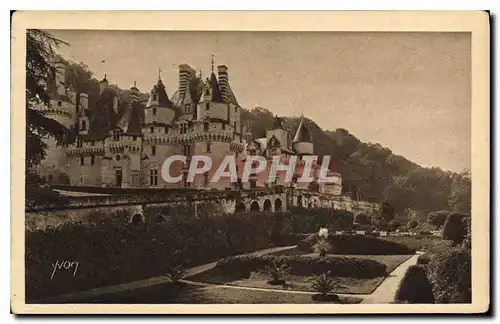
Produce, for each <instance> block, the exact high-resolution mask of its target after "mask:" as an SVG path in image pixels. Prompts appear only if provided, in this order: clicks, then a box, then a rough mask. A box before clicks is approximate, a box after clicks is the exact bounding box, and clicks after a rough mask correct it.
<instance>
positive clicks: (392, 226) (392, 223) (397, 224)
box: [389, 219, 401, 231]
mask: <svg viewBox="0 0 500 324" xmlns="http://www.w3.org/2000/svg"><path fill="white" fill-rule="evenodd" d="M400 226H401V223H400V222H398V221H397V220H395V219H393V220H391V221H390V222H389V229H390V230H391V231H395V230H397V229H398V228H399V227H400Z"/></svg>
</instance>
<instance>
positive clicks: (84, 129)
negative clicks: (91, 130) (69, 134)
mask: <svg viewBox="0 0 500 324" xmlns="http://www.w3.org/2000/svg"><path fill="white" fill-rule="evenodd" d="M81 130H82V131H86V130H87V121H86V120H82V127H81Z"/></svg>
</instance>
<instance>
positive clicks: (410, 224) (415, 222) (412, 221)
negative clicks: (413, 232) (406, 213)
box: [408, 219, 418, 229]
mask: <svg viewBox="0 0 500 324" xmlns="http://www.w3.org/2000/svg"><path fill="white" fill-rule="evenodd" d="M417 226H418V220H416V219H410V221H409V222H408V228H409V229H414V228H416V227H417Z"/></svg>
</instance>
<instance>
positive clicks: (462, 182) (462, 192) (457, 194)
mask: <svg viewBox="0 0 500 324" xmlns="http://www.w3.org/2000/svg"><path fill="white" fill-rule="evenodd" d="M448 203H449V206H450V209H451V210H452V211H454V212H459V213H465V214H469V213H470V212H471V176H470V172H469V171H468V170H464V171H462V172H461V173H459V174H456V175H454V176H453V178H452V182H451V189H450V197H449V200H448Z"/></svg>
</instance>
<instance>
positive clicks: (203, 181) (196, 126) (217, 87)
mask: <svg viewBox="0 0 500 324" xmlns="http://www.w3.org/2000/svg"><path fill="white" fill-rule="evenodd" d="M65 75H66V68H65V65H64V64H63V63H60V62H56V63H55V64H54V69H53V77H54V80H55V84H51V85H49V86H48V89H49V91H50V92H51V95H52V100H51V107H46V106H39V107H38V109H40V110H43V111H44V112H45V113H46V115H47V116H50V117H51V118H53V119H55V120H57V121H58V122H59V123H61V124H62V125H64V126H65V127H66V128H68V130H70V131H71V132H73V133H74V135H75V136H76V140H75V141H74V143H73V144H71V145H67V146H65V147H56V146H55V144H54V143H53V142H51V140H50V139H48V141H49V143H48V145H49V149H48V150H47V157H46V159H45V160H44V161H42V163H41V165H40V166H39V167H38V170H37V171H38V173H39V174H40V175H41V176H44V177H46V178H49V180H50V178H51V177H52V178H53V177H54V176H55V175H57V174H60V173H63V174H66V175H67V176H68V177H69V183H70V184H71V185H78V186H98V187H122V188H188V187H191V188H199V189H219V190H223V189H228V188H233V189H234V188H242V189H250V188H258V187H269V186H276V185H282V186H285V187H295V188H298V189H306V190H310V191H314V192H319V193H326V194H332V195H340V194H341V191H342V180H341V175H340V174H338V173H332V172H330V171H329V170H328V171H327V174H328V176H329V177H332V176H333V177H334V179H336V180H335V181H333V182H332V183H318V181H317V179H318V176H319V173H320V171H321V170H320V169H321V168H320V166H318V165H317V164H313V165H312V173H311V176H312V178H313V179H314V181H313V182H312V183H300V182H297V178H298V177H300V175H301V170H302V167H303V166H304V161H303V160H302V157H303V156H306V155H312V154H313V143H312V139H311V134H310V132H309V130H308V128H307V125H306V122H305V121H304V120H301V122H300V125H299V127H298V129H297V131H296V133H295V134H291V133H290V132H289V131H288V130H287V129H285V128H284V127H283V124H282V122H281V119H280V118H279V117H275V119H274V125H273V129H270V130H268V131H267V135H266V137H265V138H255V139H252V138H250V137H249V135H248V134H247V131H246V127H244V125H243V122H242V120H241V109H242V108H241V106H240V104H239V103H238V100H237V99H236V96H235V94H234V92H233V90H232V88H231V85H230V82H229V73H228V67H227V66H225V65H219V66H218V67H217V70H216V71H214V67H213V64H212V73H211V75H210V77H209V78H206V79H205V80H203V78H202V77H201V75H199V74H197V73H196V71H195V70H194V69H193V68H192V67H190V66H189V65H187V64H181V65H179V77H178V85H177V90H176V91H175V92H173V93H172V94H171V95H170V96H169V93H168V92H169V91H168V89H167V87H166V85H165V84H164V83H163V81H162V79H161V77H160V76H158V80H157V81H156V83H154V84H153V86H152V89H151V90H150V94H149V99H148V100H147V101H141V100H139V89H138V88H137V87H136V85H135V82H134V85H133V86H132V87H131V88H130V98H129V100H128V103H127V104H126V105H124V104H122V103H121V102H120V99H119V95H118V92H117V89H116V88H115V87H113V86H111V85H110V84H109V81H108V79H107V76H106V75H105V76H104V78H103V79H102V80H101V81H100V95H99V98H98V100H97V102H96V103H95V105H92V106H89V100H88V94H85V93H77V92H76V91H74V90H73V87H72V85H70V84H66V77H65ZM172 155H183V156H186V157H187V159H188V161H187V163H185V164H184V163H177V164H175V163H174V164H172V166H171V169H170V174H172V175H175V174H178V175H180V174H182V175H184V176H183V177H182V180H181V181H179V182H178V183H168V182H165V181H164V180H163V178H162V177H161V168H162V165H163V162H164V161H165V159H166V158H167V157H169V156H172ZM193 155H206V156H210V157H211V159H212V161H213V168H212V169H211V170H210V171H208V172H206V173H205V174H199V175H196V177H195V179H194V182H192V183H189V182H186V176H185V175H186V173H187V171H188V165H189V158H190V156H193ZM227 155H234V156H235V158H236V160H237V173H238V177H239V178H240V177H241V173H242V169H243V168H242V165H243V163H244V162H245V161H246V158H247V157H248V156H250V155H261V156H265V157H266V158H267V159H268V160H271V159H273V158H274V157H279V160H280V162H281V163H284V164H286V163H287V161H288V160H289V158H290V157H291V156H292V155H297V156H298V157H299V161H298V163H297V165H298V167H297V168H296V170H295V173H294V176H293V180H292V182H291V183H285V178H284V172H280V173H278V176H277V178H276V179H275V181H274V182H273V183H271V184H269V183H267V179H268V177H267V174H268V173H269V167H268V168H267V169H266V170H264V171H263V172H261V173H258V174H254V175H251V176H250V180H249V182H248V183H242V182H241V181H238V182H231V180H230V178H229V177H227V178H222V179H221V180H220V181H218V182H216V183H210V182H209V181H208V179H211V177H212V175H213V173H214V172H215V170H216V168H217V166H218V164H219V163H220V162H221V161H222V160H223V159H224V157H225V156H227Z"/></svg>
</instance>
